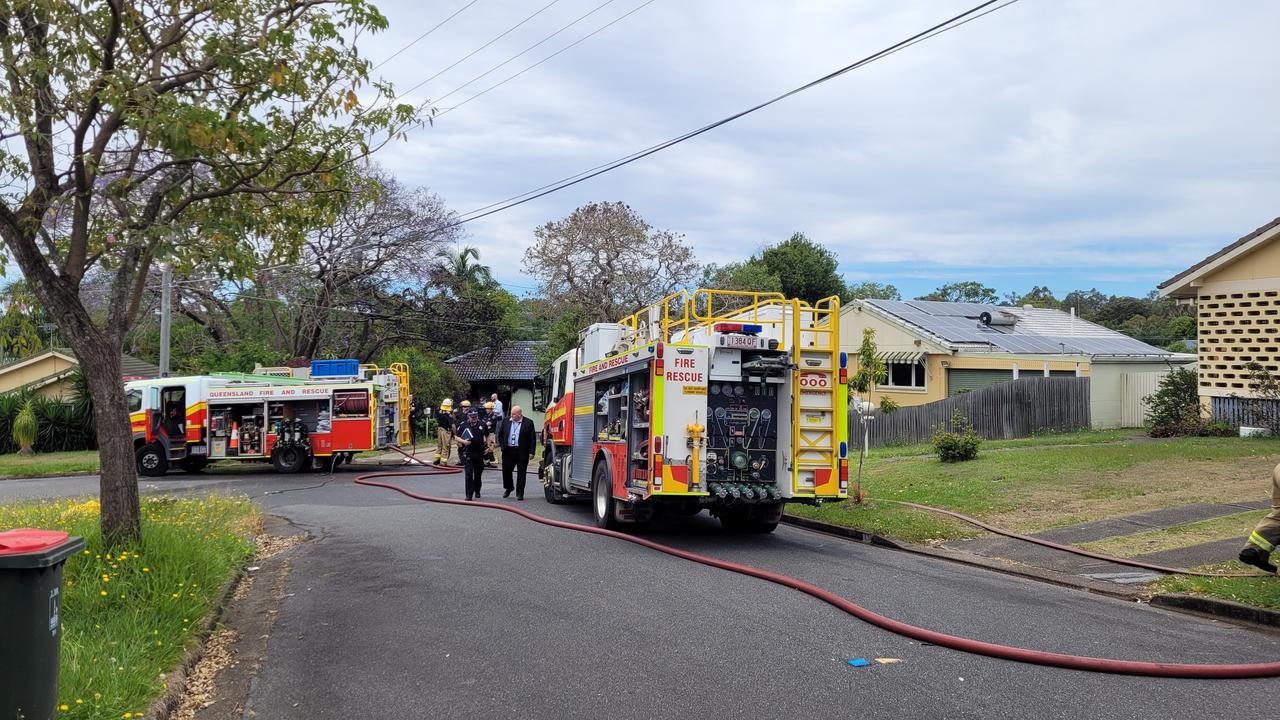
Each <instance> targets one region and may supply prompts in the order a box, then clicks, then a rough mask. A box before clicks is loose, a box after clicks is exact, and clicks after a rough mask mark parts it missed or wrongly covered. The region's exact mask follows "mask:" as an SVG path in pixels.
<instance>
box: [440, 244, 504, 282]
mask: <svg viewBox="0 0 1280 720" xmlns="http://www.w3.org/2000/svg"><path fill="white" fill-rule="evenodd" d="M436 258H437V260H436V266H435V272H436V273H437V277H438V281H439V282H443V283H446V284H448V285H451V286H453V287H459V288H461V287H466V286H471V287H485V286H488V285H492V284H493V272H492V271H491V270H490V269H489V266H488V265H483V264H481V263H480V251H479V250H478V249H476V248H475V247H474V246H471V245H467V246H464V247H460V248H452V249H451V248H441V249H440V251H439V252H438V253H436Z"/></svg>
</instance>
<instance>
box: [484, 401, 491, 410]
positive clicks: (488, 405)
mask: <svg viewBox="0 0 1280 720" xmlns="http://www.w3.org/2000/svg"><path fill="white" fill-rule="evenodd" d="M484 409H485V410H492V409H493V401H492V400H490V401H489V402H487V403H485V404H484Z"/></svg>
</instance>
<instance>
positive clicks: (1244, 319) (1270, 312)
mask: <svg viewBox="0 0 1280 720" xmlns="http://www.w3.org/2000/svg"><path fill="white" fill-rule="evenodd" d="M1255 259H1256V261H1257V267H1251V266H1253V265H1254V264H1255ZM1273 263H1274V265H1273ZM1267 273H1272V274H1271V275H1267ZM1246 276H1247V277H1246ZM1210 277H1211V278H1214V280H1213V281H1212V282H1205V283H1204V284H1203V285H1201V286H1200V287H1199V288H1197V294H1196V337H1197V354H1198V355H1199V358H1200V363H1199V373H1198V375H1199V382H1200V395H1201V397H1202V398H1204V399H1205V402H1207V399H1208V398H1210V397H1227V396H1231V395H1240V396H1246V397H1247V396H1249V395H1251V394H1252V391H1253V389H1254V387H1255V385H1256V383H1254V382H1252V381H1251V380H1250V379H1249V367H1248V366H1249V363H1258V364H1259V365H1261V366H1262V367H1264V368H1266V369H1267V370H1269V371H1270V372H1272V373H1273V374H1274V373H1280V244H1276V245H1271V246H1268V247H1265V248H1262V249H1260V250H1258V251H1257V252H1255V253H1251V254H1250V255H1247V256H1245V257H1244V258H1242V259H1241V260H1240V261H1239V262H1238V263H1237V264H1234V265H1229V266H1227V267H1225V268H1223V269H1222V270H1220V271H1218V272H1217V273H1215V274H1214V275H1212V276H1210Z"/></svg>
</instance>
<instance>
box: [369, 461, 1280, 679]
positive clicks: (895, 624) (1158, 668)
mask: <svg viewBox="0 0 1280 720" xmlns="http://www.w3.org/2000/svg"><path fill="white" fill-rule="evenodd" d="M406 455H407V453H406ZM415 461H416V462H422V461H420V460H416V458H415ZM424 464H425V463H424ZM458 472H461V468H457V467H451V466H439V465H433V466H428V467H425V468H423V469H422V470H414V471H409V472H372V473H365V474H363V475H359V476H357V477H356V478H355V482H356V483H357V484H360V485H367V486H370V487H380V488H386V489H388V490H394V491H396V492H398V493H400V494H402V495H405V496H407V497H410V498H413V499H415V500H422V501H425V502H432V503H439V504H442V505H456V506H461V507H468V508H484V509H491V510H502V511H504V512H509V513H513V514H515V515H519V516H520V517H522V518H524V519H526V520H530V521H532V522H536V523H539V524H542V525H548V526H551V527H555V528H561V529H564V530H574V531H577V532H583V533H590V534H592V535H603V536H605V537H611V538H614V539H617V540H625V541H626V542H629V543H633V544H635V545H640V546H642V547H646V548H649V549H651V550H656V551H658V552H661V553H665V554H667V555H671V556H672V557H677V558H681V559H683V560H688V561H690V562H695V563H699V564H702V565H707V566H710V567H714V568H719V569H721V570H727V571H729V572H734V573H738V574H740V575H747V576H750V577H754V578H758V579H760V580H766V581H768V582H771V583H774V584H777V585H782V586H783V587H789V588H792V589H794V590H799V591H800V592H802V593H805V594H807V595H810V596H812V597H815V598H817V599H819V600H821V601H823V602H825V603H827V604H829V605H831V606H833V607H835V608H838V609H840V610H843V611H844V612H846V613H848V614H850V615H852V616H854V617H856V618H858V619H859V620H862V621H864V622H867V623H870V624H872V625H875V626H876V627H879V628H881V629H883V630H888V631H889V632H892V633H896V634H898V635H902V636H904V637H908V638H911V639H914V640H918V641H920V642H926V643H932V644H934V645H940V646H942V647H947V648H951V649H953V650H960V651H962V652H968V653H974V654H977V655H986V656H988V657H993V658H999V659H1003V660H1014V661H1017V662H1024V663H1031V664H1035V665H1047V666H1050V667H1059V668H1067V669H1071V670H1086V671H1090V672H1103V673H1114V674H1120V675H1141V676H1147V677H1168V678H1195V679H1240V678H1265V677H1280V662H1269V663H1235V664H1189V663H1162V662H1145V661H1138V660H1115V659H1111V658H1096V657H1087V656H1081V655H1069V654H1064V653H1055V652H1046V651H1043V650H1030V649H1027V648H1018V647H1011V646H1008V645H1000V644H997V643H989V642H984V641H981V640H974V639H971V638H964V637H959V636H956V635H948V634H946V633H942V632H938V631H936V630H929V629H927V628H921V627H917V626H915V625H909V624H907V623H904V622H901V621H899V620H894V619H893V618H890V617H886V616H884V615H880V614H879V613H875V612H872V611H870V610H867V609H866V608H864V607H862V606H860V605H857V604H855V603H853V602H850V601H849V600H846V599H845V598H842V597H840V596H839V595H836V594H835V593H832V592H830V591H829V590H825V589H823V588H820V587H818V586H817V585H814V584H812V583H808V582H805V581H803V580H799V579H797V578H793V577H790V576H788V575H782V574H780V573H775V572H770V571H768V570H764V569H761V568H758V567H753V566H751V565H744V564H741V563H735V562H731V561H729V560H721V559H719V558H714V557H710V556H708V555H702V554H700V553H695V552H690V551H688V550H682V549H680V548H676V547H672V546H670V545H664V544H662V543H658V542H654V541H652V540H648V539H646V538H643V537H638V536H635V535H628V534H626V533H622V532H617V531H614V530H605V529H602V528H598V527H594V526H590V525H579V524H577V523H572V522H565V521H562V520H553V519H551V518H547V517H543V516H541V515H537V514H534V513H531V512H526V511H524V510H521V509H519V508H517V507H515V506H512V505H504V504H500V503H492V502H477V501H468V500H458V499H456V498H446V497H435V496H431V495H423V494H421V493H417V492H414V491H412V490H409V489H408V488H405V487H402V486H400V485H396V484H395V483H393V482H388V481H386V480H385V479H386V478H407V477H415V476H423V475H426V476H431V475H449V474H455V473H458Z"/></svg>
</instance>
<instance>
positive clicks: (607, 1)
mask: <svg viewBox="0 0 1280 720" xmlns="http://www.w3.org/2000/svg"><path fill="white" fill-rule="evenodd" d="M652 1H653V0H649V2H652ZM614 2H617V0H605V1H604V2H602V3H600V4H599V5H597V6H595V7H594V8H591V9H590V10H588V11H587V12H585V13H583V14H582V15H579V16H578V17H577V18H574V19H573V20H571V21H569V22H568V23H567V24H565V25H562V26H561V27H560V28H559V29H557V30H555V31H554V32H552V33H551V34H549V35H547V36H546V37H544V38H542V39H541V40H539V41H538V42H536V43H534V44H532V45H530V46H529V47H527V48H525V49H524V50H521V51H520V52H518V53H516V54H515V55H512V56H511V57H509V58H507V59H506V60H503V61H502V62H500V63H498V64H497V65H494V66H493V67H491V68H489V69H488V70H485V71H484V72H482V73H480V74H479V75H477V76H475V77H473V78H471V79H470V80H468V81H466V82H464V83H462V84H461V85H459V86H458V87H456V88H454V89H452V90H450V91H449V92H447V93H445V94H444V95H442V96H440V97H438V98H436V99H435V100H434V102H437V103H438V102H440V101H441V100H443V99H445V98H447V97H449V96H450V95H453V94H454V93H456V92H458V91H459V90H461V89H463V88H465V87H467V86H468V85H470V84H472V83H474V82H476V81H477V80H480V79H482V78H484V77H487V76H488V75H490V74H491V73H493V72H494V71H496V70H498V69H499V68H502V67H503V66H505V65H507V64H509V63H511V62H513V61H515V60H517V59H519V58H520V57H522V56H523V55H526V54H528V53H529V52H530V51H532V50H534V49H536V48H538V47H539V46H541V45H542V44H543V43H545V42H547V41H548V40H550V39H552V38H554V37H555V36H557V35H559V34H560V33H562V32H564V31H565V30H568V29H569V28H571V27H573V26H574V25H577V24H578V23H580V22H582V21H583V20H586V19H587V18H589V17H591V16H592V15H594V14H596V13H597V12H599V11H600V10H603V9H604V8H605V7H607V6H609V5H612V4H613V3H614ZM645 4H646V5H647V4H648V3H645ZM632 12H634V11H632ZM628 14H630V13H628ZM597 32H599V31H597ZM401 95H402V96H403V93H401ZM428 102H433V101H430V100H428V101H425V102H423V103H421V104H420V105H418V107H419V108H422V107H423V106H424V105H426V104H427V103H428Z"/></svg>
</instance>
